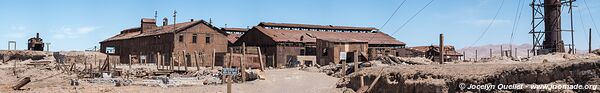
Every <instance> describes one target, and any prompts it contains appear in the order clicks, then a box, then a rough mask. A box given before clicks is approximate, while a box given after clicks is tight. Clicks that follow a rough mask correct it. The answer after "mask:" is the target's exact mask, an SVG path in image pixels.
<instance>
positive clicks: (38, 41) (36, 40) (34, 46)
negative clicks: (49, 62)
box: [27, 33, 44, 51]
mask: <svg viewBox="0 0 600 93" xmlns="http://www.w3.org/2000/svg"><path fill="white" fill-rule="evenodd" d="M27 50H35V51H44V41H43V39H42V38H40V33H35V37H32V38H29V40H28V41H27Z"/></svg>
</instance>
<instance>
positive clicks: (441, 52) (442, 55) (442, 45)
mask: <svg viewBox="0 0 600 93" xmlns="http://www.w3.org/2000/svg"><path fill="white" fill-rule="evenodd" d="M444 54H445V49H444V34H440V64H444Z"/></svg>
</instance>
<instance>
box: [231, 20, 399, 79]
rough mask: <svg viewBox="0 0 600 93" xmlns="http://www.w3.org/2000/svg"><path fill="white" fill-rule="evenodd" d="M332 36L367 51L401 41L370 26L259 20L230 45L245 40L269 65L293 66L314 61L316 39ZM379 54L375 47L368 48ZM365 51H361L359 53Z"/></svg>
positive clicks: (397, 44) (392, 47) (397, 46)
mask: <svg viewBox="0 0 600 93" xmlns="http://www.w3.org/2000/svg"><path fill="white" fill-rule="evenodd" d="M318 38H336V39H354V40H359V41H363V42H367V44H368V45H367V47H368V50H372V49H371V48H378V49H397V48H403V47H404V46H405V44H404V43H403V42H400V41H398V40H396V39H394V38H393V37H391V36H389V35H387V34H385V33H383V32H379V31H378V29H376V28H370V27H348V26H332V25H326V26H325V25H308V24H290V23H269V22H261V23H260V24H259V25H258V26H255V27H253V28H252V29H250V30H248V32H247V33H246V34H244V35H243V36H241V37H240V38H239V39H238V40H237V41H236V42H235V43H234V45H236V46H239V45H241V44H242V43H245V44H246V45H248V46H256V47H260V48H261V51H263V52H264V54H263V55H265V56H266V59H267V60H266V65H267V66H272V67H278V68H283V67H294V66H298V65H299V64H300V63H301V62H317V61H316V56H317V50H320V49H317V39H318ZM372 51H373V52H368V51H367V53H368V54H369V55H371V54H370V53H373V55H375V54H376V53H383V52H381V51H379V50H375V49H373V50H372ZM361 54H365V53H361Z"/></svg>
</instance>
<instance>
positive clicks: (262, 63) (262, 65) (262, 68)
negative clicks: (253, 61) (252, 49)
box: [256, 47, 265, 71]
mask: <svg viewBox="0 0 600 93" xmlns="http://www.w3.org/2000/svg"><path fill="white" fill-rule="evenodd" d="M256 50H258V60H259V61H260V71H265V62H264V61H263V56H262V52H261V51H260V47H257V48H256Z"/></svg>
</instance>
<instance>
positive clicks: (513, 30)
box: [510, 0, 523, 46]
mask: <svg viewBox="0 0 600 93" xmlns="http://www.w3.org/2000/svg"><path fill="white" fill-rule="evenodd" d="M522 1H523V0H519V2H518V4H517V11H516V13H515V21H514V22H513V28H512V32H511V33H510V45H511V46H512V43H513V39H514V35H515V31H516V30H517V27H518V26H519V25H518V24H519V20H520V19H521V13H522V10H523V7H522V6H521V4H522Z"/></svg>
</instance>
